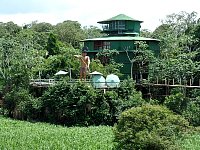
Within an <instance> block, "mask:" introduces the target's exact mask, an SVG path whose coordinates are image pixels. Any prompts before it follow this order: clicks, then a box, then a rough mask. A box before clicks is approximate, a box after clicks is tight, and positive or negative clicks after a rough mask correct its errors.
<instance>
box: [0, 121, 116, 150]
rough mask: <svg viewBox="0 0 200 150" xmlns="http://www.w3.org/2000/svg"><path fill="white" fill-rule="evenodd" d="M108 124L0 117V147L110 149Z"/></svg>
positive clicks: (111, 146)
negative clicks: (81, 124) (79, 124)
mask: <svg viewBox="0 0 200 150" xmlns="http://www.w3.org/2000/svg"><path fill="white" fill-rule="evenodd" d="M113 138H114V136H113V132H112V127H108V126H98V127H70V128H67V127H62V126H56V125H49V124H44V123H29V122H24V121H16V120H11V119H6V118H3V117H0V149H3V150H4V149H8V150H19V149H20V150H110V149H112V148H113V146H114V145H113V142H112V141H113Z"/></svg>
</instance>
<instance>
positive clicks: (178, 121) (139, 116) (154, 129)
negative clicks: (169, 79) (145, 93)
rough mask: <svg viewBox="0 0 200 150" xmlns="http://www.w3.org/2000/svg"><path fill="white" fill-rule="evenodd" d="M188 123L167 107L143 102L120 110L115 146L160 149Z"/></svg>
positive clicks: (130, 148)
mask: <svg viewBox="0 0 200 150" xmlns="http://www.w3.org/2000/svg"><path fill="white" fill-rule="evenodd" d="M187 128H189V123H188V122H187V121H186V120H185V119H184V118H182V117H181V116H179V115H174V114H173V113H172V112H171V111H170V110H169V109H167V108H166V107H163V106H158V105H144V106H141V107H136V108H131V109H129V110H126V111H124V112H123V113H122V114H121V116H120V118H119V121H118V124H117V125H116V126H115V129H114V133H115V141H116V142H117V146H116V149H126V150H134V149H135V150H138V149H143V150H144V149H146V150H151V149H152V150H161V149H170V148H172V147H173V146H174V148H175V147H176V146H175V143H174V139H175V137H176V136H178V135H180V133H182V132H184V131H185V130H186V129H187Z"/></svg>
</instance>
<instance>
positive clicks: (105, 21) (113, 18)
mask: <svg viewBox="0 0 200 150" xmlns="http://www.w3.org/2000/svg"><path fill="white" fill-rule="evenodd" d="M117 20H129V21H139V22H143V21H140V20H136V19H133V18H131V17H129V16H127V15H124V14H119V15H117V16H114V17H112V18H110V19H107V20H103V21H99V22H98V23H108V22H110V21H117Z"/></svg>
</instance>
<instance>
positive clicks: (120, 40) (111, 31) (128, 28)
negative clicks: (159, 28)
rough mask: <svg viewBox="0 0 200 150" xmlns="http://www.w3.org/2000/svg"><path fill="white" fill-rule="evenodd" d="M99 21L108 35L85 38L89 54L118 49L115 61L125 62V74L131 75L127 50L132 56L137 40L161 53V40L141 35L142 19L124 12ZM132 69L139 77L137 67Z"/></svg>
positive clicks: (93, 56)
mask: <svg viewBox="0 0 200 150" xmlns="http://www.w3.org/2000/svg"><path fill="white" fill-rule="evenodd" d="M98 23H100V24H102V28H103V32H104V33H106V34H107V36H105V37H101V38H92V39H85V40H83V41H82V42H84V46H87V47H88V55H89V56H90V57H91V58H95V57H96V54H97V53H98V52H100V51H101V50H103V49H110V50H112V49H115V50H117V51H118V52H119V54H118V55H117V56H116V57H115V61H116V62H119V63H122V64H123V68H122V69H121V73H123V74H124V75H125V76H130V75H131V71H130V70H131V69H130V67H131V62H130V60H129V59H128V56H127V52H126V51H128V53H129V54H130V56H131V53H132V52H131V51H133V50H135V49H136V44H135V43H136V41H145V42H146V44H148V46H149V49H150V50H152V51H153V52H154V54H155V55H159V53H160V47H159V40H157V39H152V38H145V37H141V36H140V28H141V25H140V24H141V23H142V21H140V20H135V19H133V18H131V17H129V16H126V15H124V14H119V15H117V16H115V17H112V18H110V19H107V20H104V21H99V22H98ZM132 71H133V74H134V78H135V79H138V78H139V77H138V75H137V71H136V68H134V69H133V70H132Z"/></svg>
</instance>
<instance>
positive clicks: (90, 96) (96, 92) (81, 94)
mask: <svg viewBox="0 0 200 150" xmlns="http://www.w3.org/2000/svg"><path fill="white" fill-rule="evenodd" d="M131 82H132V83H131ZM134 88H135V84H134V82H133V81H124V83H123V85H122V86H121V87H120V88H118V89H115V90H114V89H113V90H112V91H105V92H103V90H101V89H94V88H93V87H91V85H90V84H86V83H82V82H79V83H73V84H69V83H67V82H64V81H62V82H60V83H58V84H56V85H55V86H53V87H51V88H50V89H48V90H47V91H46V92H45V93H44V95H43V96H42V98H41V100H42V102H43V103H42V104H43V109H44V110H43V111H44V114H45V116H44V118H43V119H46V121H50V122H54V123H60V124H65V125H68V126H71V125H94V124H95V125H99V124H105V125H113V124H114V123H116V121H117V120H118V116H119V114H120V113H121V112H122V111H124V110H126V109H128V108H131V107H134V106H141V105H142V104H143V103H145V101H144V100H143V99H142V95H141V93H140V92H137V91H136V90H135V89H134Z"/></svg>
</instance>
